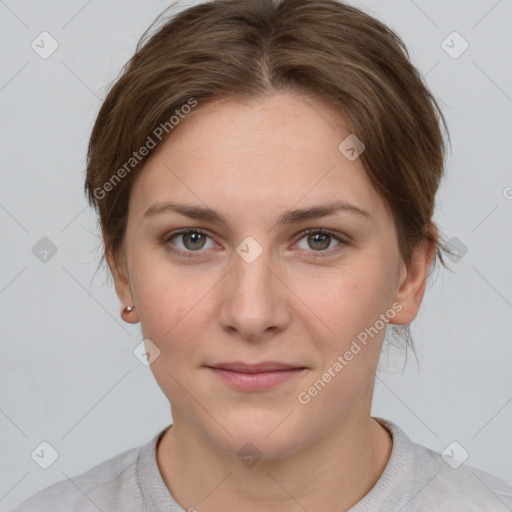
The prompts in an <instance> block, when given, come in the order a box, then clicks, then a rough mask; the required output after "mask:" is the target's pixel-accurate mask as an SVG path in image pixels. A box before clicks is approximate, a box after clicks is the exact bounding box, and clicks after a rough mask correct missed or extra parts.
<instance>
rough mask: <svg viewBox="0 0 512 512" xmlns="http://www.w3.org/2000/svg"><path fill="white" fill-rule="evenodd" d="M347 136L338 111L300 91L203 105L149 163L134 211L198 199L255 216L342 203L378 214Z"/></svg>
mask: <svg viewBox="0 0 512 512" xmlns="http://www.w3.org/2000/svg"><path fill="white" fill-rule="evenodd" d="M349 135H350V131H349V128H348V126H347V124H346V122H345V120H344V118H343V117H342V115H341V114H340V113H339V112H338V111H337V110H335V109H334V108H331V107H330V106H329V105H328V104H327V103H325V102H322V101H319V100H314V99H311V98H306V97H304V96H301V95H298V94H283V93H279V94H275V95H273V96H269V97H266V98H263V99H259V100H257V101H256V100H252V101H250V102H249V101H243V102H242V101H238V100H233V99H222V100H217V101H213V102H208V103H207V104H203V105H201V104H200V105H198V106H197V107H196V109H195V110H193V111H192V113H191V114H189V115H188V116H186V117H185V118H184V120H182V121H181V122H180V124H179V125H178V126H177V127H175V128H174V130H173V132H172V134H171V136H170V137H169V138H168V139H167V140H166V141H165V142H164V143H163V144H161V145H160V146H159V147H158V149H157V150H156V151H155V153H154V154H153V155H152V156H151V157H150V159H149V160H148V161H147V163H146V165H145V166H144V168H143V170H142V172H141V173H140V175H139V176H138V177H137V180H136V182H135V184H134V185H133V190H132V196H133V201H132V200H131V205H130V210H132V207H133V209H135V210H137V212H136V213H137V216H139V215H141V214H142V213H143V210H144V211H145V210H146V209H147V208H148V207H149V206H151V205H152V204H154V203H156V202H163V201H166V200H167V201H168V200H179V201H183V200H188V201H189V202H190V201H191V200H192V201H193V202H194V203H195V204H200V203H201V202H202V203H204V204H208V205H209V206H214V207H215V209H221V210H224V211H226V212H227V211H230V210H233V209H236V210H237V212H238V213H239V214H240V215H243V211H247V212H248V215H253V214H254V212H255V211H257V210H259V211H260V212H262V214H263V213H264V212H269V211H270V210H272V211H275V212H277V211H280V210H285V209H289V208H290V207H292V206H294V205H296V204H297V205H298V206H302V207H305V206H308V204H318V203H319V202H332V201H336V200H340V199H341V200H346V201H350V202H352V203H356V204H357V203H359V204H360V205H362V204H364V209H365V210H370V213H371V212H373V213H374V214H377V213H378V210H379V208H385V206H384V204H383V203H382V200H381V199H380V197H379V196H378V195H377V193H376V191H375V190H374V188H373V186H372V185H371V183H370V181H369V178H368V176H367V174H366V171H365V169H364V166H363V164H362V162H361V160H360V159H356V160H353V161H351V160H349V159H347V158H346V157H345V155H344V154H342V153H341V152H340V150H339V149H338V146H339V145H340V143H341V142H342V141H343V140H344V139H346V137H347V136H349Z"/></svg>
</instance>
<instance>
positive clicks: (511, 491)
mask: <svg viewBox="0 0 512 512" xmlns="http://www.w3.org/2000/svg"><path fill="white" fill-rule="evenodd" d="M384 421H385V420H384ZM385 426H387V427H388V429H389V430H390V431H391V432H392V436H393V440H394V442H396V443H397V450H398V451H400V452H401V454H402V455H404V460H405V459H406V460H408V461H410V463H409V464H408V467H407V468H404V470H405V471H404V473H403V475H402V478H401V481H402V485H401V491H400V492H398V493H393V494H394V497H395V499H396V498H397V495H398V494H400V495H401V497H400V501H402V502H403V503H402V505H405V506H404V508H403V512H409V511H411V512H412V511H416V510H417V511H419V510H421V511H430V510H432V511H436V512H441V511H453V510H464V511H465V512H473V511H475V512H476V511H478V512H481V511H483V510H485V511H486V512H506V511H510V510H512V486H511V485H509V484H508V483H507V482H505V481H504V480H502V479H500V478H498V477H496V476H493V475H491V474H489V473H487V472H485V471H482V470H480V469H477V468H475V467H473V466H470V465H468V464H466V463H465V462H464V463H461V462H460V461H462V460H463V459H464V457H460V456H459V455H458V454H457V451H461V453H462V454H464V452H462V450H463V449H462V447H460V445H458V446H457V445H454V446H453V450H452V449H450V450H448V451H446V452H443V455H442V454H441V453H438V452H436V451H434V450H431V449H430V448H427V447H425V446H423V445H420V444H417V443H414V442H413V441H411V440H410V439H409V438H408V437H407V436H406V435H405V433H404V432H403V431H402V430H401V429H399V428H398V427H397V426H396V425H395V424H393V423H391V422H389V421H385ZM464 455H465V454H464ZM457 459H459V460H457ZM386 510H387V509H386Z"/></svg>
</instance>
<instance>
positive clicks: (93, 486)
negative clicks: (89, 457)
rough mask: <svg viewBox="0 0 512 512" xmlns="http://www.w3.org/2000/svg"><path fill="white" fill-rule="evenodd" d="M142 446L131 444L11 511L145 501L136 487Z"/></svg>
mask: <svg viewBox="0 0 512 512" xmlns="http://www.w3.org/2000/svg"><path fill="white" fill-rule="evenodd" d="M142 449H143V447H142V446H139V447H136V448H131V449H130V450H126V451H125V452H123V453H120V454H119V455H116V456H115V457H112V458H111V459H108V460H106V461H104V462H102V463H100V464H98V465H96V466H94V467H93V468H91V469H89V470H87V471H86V472H84V473H82V474H80V475H77V476H72V477H69V478H66V479H65V480H62V481H60V482H57V483H55V484H53V485H51V486H49V487H47V488H45V489H43V490H42V491H39V492H38V493H36V494H35V495H33V496H32V497H30V498H29V499H27V500H25V501H24V502H23V503H21V504H20V505H18V507H16V508H15V509H13V510H12V511H11V512H36V511H37V512H50V511H52V512H54V511H55V510H63V511H64V510H69V511H71V510H72V511H73V512H89V511H91V512H92V511H94V512H98V510H105V511H106V510H110V511H115V510H121V509H120V508H118V507H119V506H120V504H124V503H130V504H131V503H133V504H135V503H136V502H137V501H139V500H140V502H142V499H141V498H140V493H139V491H138V488H137V468H136V466H137V459H138V457H139V456H140V453H141V451H142ZM120 498H122V499H121V500H120ZM139 508H140V503H139ZM122 510H130V508H123V509H122Z"/></svg>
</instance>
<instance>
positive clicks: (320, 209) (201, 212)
mask: <svg viewBox="0 0 512 512" xmlns="http://www.w3.org/2000/svg"><path fill="white" fill-rule="evenodd" d="M170 212H175V213H178V214H180V215H183V216H185V217H189V218H191V219H197V220H202V221H210V222H219V223H222V224H227V221H226V219H225V218H224V217H223V216H222V215H221V214H220V213H217V212H216V211H215V210H212V209H211V208H208V207H203V206H193V205H189V204H184V203H177V202H174V201H166V202H161V203H156V204H154V205H152V206H150V207H149V208H148V209H147V210H146V211H145V212H144V215H143V218H144V219H146V218H150V217H154V216H156V215H160V214H164V213H170ZM338 212H345V213H352V214H356V215H360V216H362V217H366V218H368V219H369V218H371V215H370V214H369V213H368V212H367V211H365V210H362V209H361V208H359V207H357V206H356V205H354V204H352V203H349V202H347V201H334V202H332V203H327V204H322V205H316V206H310V207H308V208H302V209H295V210H294V209H291V210H286V211H284V212H283V213H282V214H281V215H280V216H279V218H278V219H277V222H276V224H278V225H283V224H293V223H298V222H301V221H304V220H309V219H316V218H320V217H326V216H327V215H332V214H334V213H338Z"/></svg>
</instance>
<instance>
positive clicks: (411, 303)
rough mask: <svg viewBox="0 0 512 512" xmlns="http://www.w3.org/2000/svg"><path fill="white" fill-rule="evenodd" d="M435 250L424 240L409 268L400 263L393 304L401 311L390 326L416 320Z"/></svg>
mask: <svg viewBox="0 0 512 512" xmlns="http://www.w3.org/2000/svg"><path fill="white" fill-rule="evenodd" d="M435 249H436V247H435V244H433V243H432V242H431V241H430V240H428V239H425V240H424V241H423V242H422V243H420V244H419V245H418V247H417V248H416V249H415V250H414V252H413V256H412V258H411V262H410V264H409V266H408V267H406V266H405V264H404V263H402V268H401V273H400V281H399V286H398V290H397V293H396V296H395V302H398V303H399V304H400V305H401V306H402V309H401V310H400V312H399V313H397V314H396V315H395V317H394V318H393V319H392V320H390V323H391V324H397V325H405V324H409V323H411V322H412V321H413V320H414V318H416V315H417V314H418V310H419V308H420V305H421V302H422V300H423V296H424V294H425V288H426V285H427V278H428V273H429V270H430V266H431V264H432V261H433V259H434V256H435Z"/></svg>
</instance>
